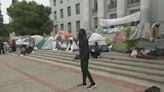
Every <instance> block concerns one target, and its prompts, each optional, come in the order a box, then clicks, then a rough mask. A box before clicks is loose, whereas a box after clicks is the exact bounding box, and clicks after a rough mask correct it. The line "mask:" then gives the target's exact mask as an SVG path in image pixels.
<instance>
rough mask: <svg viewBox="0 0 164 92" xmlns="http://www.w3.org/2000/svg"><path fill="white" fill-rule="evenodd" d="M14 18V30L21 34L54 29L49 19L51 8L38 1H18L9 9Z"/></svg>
mask: <svg viewBox="0 0 164 92" xmlns="http://www.w3.org/2000/svg"><path fill="white" fill-rule="evenodd" d="M7 11H8V14H9V16H10V17H11V19H12V22H11V23H10V26H11V27H12V31H15V32H16V33H18V34H20V35H33V34H43V33H47V34H48V33H49V32H50V31H52V28H53V23H52V21H51V20H50V19H49V15H50V14H51V9H50V8H49V7H45V6H43V5H38V4H37V3H36V2H34V1H31V2H26V1H25V0H23V1H22V2H16V3H14V4H12V5H11V6H10V7H9V8H8V9H7Z"/></svg>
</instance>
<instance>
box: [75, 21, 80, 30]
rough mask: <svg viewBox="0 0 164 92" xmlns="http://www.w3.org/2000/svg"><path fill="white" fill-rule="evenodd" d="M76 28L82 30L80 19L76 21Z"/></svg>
mask: <svg viewBox="0 0 164 92" xmlns="http://www.w3.org/2000/svg"><path fill="white" fill-rule="evenodd" d="M76 30H77V32H79V31H80V21H76Z"/></svg>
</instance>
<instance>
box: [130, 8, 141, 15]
mask: <svg viewBox="0 0 164 92" xmlns="http://www.w3.org/2000/svg"><path fill="white" fill-rule="evenodd" d="M138 11H140V9H134V10H130V14H133V13H136V12H138Z"/></svg>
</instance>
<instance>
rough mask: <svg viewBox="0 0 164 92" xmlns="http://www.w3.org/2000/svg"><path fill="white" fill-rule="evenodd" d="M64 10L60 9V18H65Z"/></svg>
mask: <svg viewBox="0 0 164 92" xmlns="http://www.w3.org/2000/svg"><path fill="white" fill-rule="evenodd" d="M63 17H64V16H63V9H60V18H63Z"/></svg>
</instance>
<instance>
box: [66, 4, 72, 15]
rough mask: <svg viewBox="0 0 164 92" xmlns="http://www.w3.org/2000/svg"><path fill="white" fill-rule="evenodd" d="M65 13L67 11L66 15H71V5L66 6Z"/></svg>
mask: <svg viewBox="0 0 164 92" xmlns="http://www.w3.org/2000/svg"><path fill="white" fill-rule="evenodd" d="M67 13H68V16H71V7H70V6H69V7H67Z"/></svg>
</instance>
